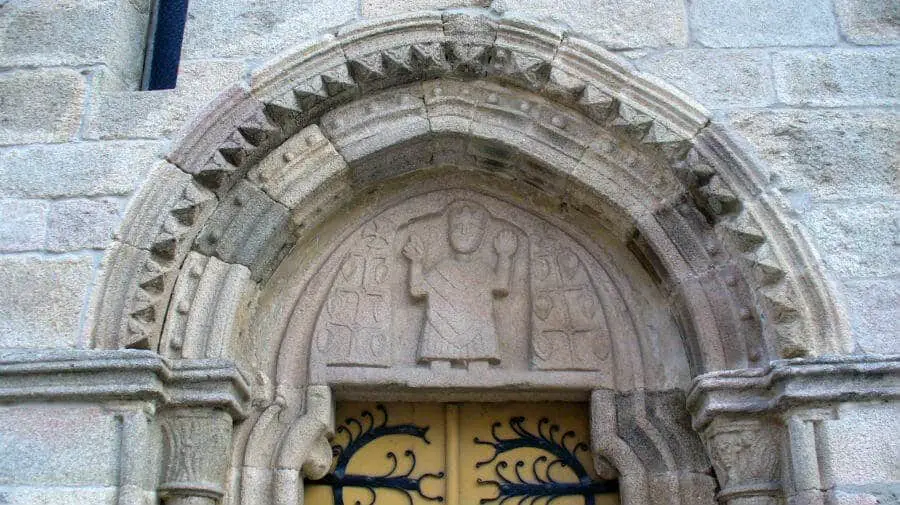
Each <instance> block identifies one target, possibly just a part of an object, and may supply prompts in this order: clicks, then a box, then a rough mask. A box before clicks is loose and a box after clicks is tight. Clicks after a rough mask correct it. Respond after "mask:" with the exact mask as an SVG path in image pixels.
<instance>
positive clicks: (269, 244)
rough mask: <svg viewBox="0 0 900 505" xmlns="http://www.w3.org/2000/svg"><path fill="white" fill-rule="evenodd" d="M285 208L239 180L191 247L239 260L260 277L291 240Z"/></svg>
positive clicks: (228, 260)
mask: <svg viewBox="0 0 900 505" xmlns="http://www.w3.org/2000/svg"><path fill="white" fill-rule="evenodd" d="M293 240H294V238H293V233H292V226H291V223H290V213H289V211H288V209H287V208H286V207H285V206H284V205H282V204H280V203H278V202H276V201H275V200H272V199H271V198H270V197H269V196H268V195H266V194H265V193H264V192H263V191H262V190H261V189H259V188H258V187H256V186H254V185H253V184H251V183H249V182H247V181H245V180H242V181H240V182H238V183H237V184H236V185H235V187H234V188H233V189H232V190H231V191H230V192H229V193H228V195H227V196H225V197H224V198H223V199H222V202H221V203H220V204H219V206H218V207H217V208H216V210H215V212H214V213H213V215H212V216H211V217H210V219H209V221H208V222H207V223H206V225H205V226H204V227H203V230H202V231H201V232H200V235H199V236H198V237H197V241H196V244H195V247H196V249H197V250H198V251H200V252H201V253H203V254H206V255H208V256H216V257H218V258H221V259H222V260H224V261H226V262H229V263H240V264H242V265H244V266H246V267H248V268H250V270H251V271H252V272H253V277H254V279H256V280H260V279H264V278H266V277H268V275H269V274H270V273H271V272H272V270H273V269H275V267H276V266H278V261H280V260H281V258H283V257H284V253H285V252H286V251H285V248H286V247H287V246H288V245H290V244H291V243H293Z"/></svg>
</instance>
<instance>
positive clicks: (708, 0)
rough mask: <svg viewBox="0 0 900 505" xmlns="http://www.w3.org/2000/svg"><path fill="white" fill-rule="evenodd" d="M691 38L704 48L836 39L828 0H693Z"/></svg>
mask: <svg viewBox="0 0 900 505" xmlns="http://www.w3.org/2000/svg"><path fill="white" fill-rule="evenodd" d="M689 5H690V11H691V13H690V16H691V31H692V34H693V38H694V39H695V40H696V41H697V42H699V43H700V44H701V45H704V46H707V47H766V46H824V45H831V44H834V43H835V42H837V40H838V31H837V27H836V24H835V20H834V14H833V13H832V10H831V1H830V0H794V1H791V2H784V1H782V0H694V1H692V2H690V3H689Z"/></svg>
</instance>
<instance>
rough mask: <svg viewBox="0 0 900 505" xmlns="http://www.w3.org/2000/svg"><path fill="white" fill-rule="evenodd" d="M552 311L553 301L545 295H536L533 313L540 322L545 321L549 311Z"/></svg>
mask: <svg viewBox="0 0 900 505" xmlns="http://www.w3.org/2000/svg"><path fill="white" fill-rule="evenodd" d="M551 310H553V299H552V298H550V297H549V296H547V295H544V294H542V295H538V297H537V298H535V300H534V313H535V314H536V315H537V317H538V318H540V319H541V320H542V321H544V320H546V319H547V316H549V315H550V311H551Z"/></svg>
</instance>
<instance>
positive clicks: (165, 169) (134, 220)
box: [89, 163, 216, 348]
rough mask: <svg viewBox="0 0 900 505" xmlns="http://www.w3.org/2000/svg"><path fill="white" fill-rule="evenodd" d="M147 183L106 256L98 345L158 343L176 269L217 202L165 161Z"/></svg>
mask: <svg viewBox="0 0 900 505" xmlns="http://www.w3.org/2000/svg"><path fill="white" fill-rule="evenodd" d="M148 184H149V189H148V190H146V191H143V192H141V193H140V194H139V195H138V196H136V197H135V198H134V199H132V201H131V202H130V205H129V209H128V212H127V213H126V215H125V218H124V219H123V225H122V231H121V233H120V234H119V237H118V240H120V241H121V242H115V243H113V245H112V246H111V247H110V248H109V250H108V252H107V255H106V257H105V261H104V271H103V275H102V280H101V282H100V283H99V285H98V289H97V291H96V293H95V295H94V298H93V300H94V306H93V307H92V309H91V323H92V324H91V325H90V327H89V333H90V335H91V338H92V339H94V342H95V345H96V346H97V347H101V348H102V347H109V346H116V347H118V346H126V345H145V346H146V345H152V346H153V347H155V346H156V343H157V339H158V337H159V331H160V328H161V326H162V322H163V318H164V315H165V310H166V307H167V305H168V302H169V295H170V294H171V289H172V286H173V284H174V282H175V277H176V276H177V269H178V268H180V267H181V264H182V262H183V261H184V258H185V256H186V255H187V253H188V251H189V250H190V247H191V244H192V243H193V241H194V238H195V237H196V235H197V233H198V232H199V230H200V228H201V227H202V226H203V224H204V223H205V222H206V219H207V218H208V217H209V215H210V213H211V212H212V211H213V209H214V208H215V206H216V198H215V196H214V195H213V194H212V193H211V192H210V191H208V190H206V189H204V188H202V187H200V186H199V185H198V184H197V183H196V182H195V181H194V180H193V178H192V177H191V176H190V175H188V174H186V173H184V172H183V171H181V170H179V169H178V168H176V167H174V166H172V165H170V164H168V163H161V164H160V165H159V166H158V167H157V169H156V170H154V171H153V172H152V173H151V175H150V178H149V180H148ZM123 242H124V243H123Z"/></svg>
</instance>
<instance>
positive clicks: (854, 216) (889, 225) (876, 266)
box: [803, 201, 900, 278]
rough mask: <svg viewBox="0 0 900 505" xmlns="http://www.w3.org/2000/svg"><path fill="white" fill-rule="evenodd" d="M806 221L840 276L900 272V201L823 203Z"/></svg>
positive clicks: (804, 218) (884, 275)
mask: <svg viewBox="0 0 900 505" xmlns="http://www.w3.org/2000/svg"><path fill="white" fill-rule="evenodd" d="M803 221H804V222H805V223H806V226H807V227H808V228H809V231H810V233H811V234H812V236H813V239H814V241H815V242H816V243H817V245H818V250H819V252H820V254H821V255H822V257H823V259H824V261H825V265H826V266H827V267H828V268H829V269H830V270H831V271H833V272H835V273H836V274H837V275H838V276H841V277H844V278H849V277H887V276H891V275H897V274H900V202H898V201H891V202H877V203H858V204H857V203H833V204H822V205H817V206H815V207H814V208H813V210H812V211H810V212H809V213H807V214H805V215H804V216H803Z"/></svg>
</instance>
